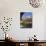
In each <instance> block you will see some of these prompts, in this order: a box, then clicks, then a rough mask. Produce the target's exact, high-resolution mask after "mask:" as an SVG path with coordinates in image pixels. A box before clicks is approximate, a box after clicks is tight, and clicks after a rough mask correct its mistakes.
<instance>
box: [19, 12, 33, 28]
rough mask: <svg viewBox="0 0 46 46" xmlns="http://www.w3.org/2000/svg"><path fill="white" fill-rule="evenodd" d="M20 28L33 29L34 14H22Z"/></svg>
mask: <svg viewBox="0 0 46 46" xmlns="http://www.w3.org/2000/svg"><path fill="white" fill-rule="evenodd" d="M20 28H32V12H20Z"/></svg>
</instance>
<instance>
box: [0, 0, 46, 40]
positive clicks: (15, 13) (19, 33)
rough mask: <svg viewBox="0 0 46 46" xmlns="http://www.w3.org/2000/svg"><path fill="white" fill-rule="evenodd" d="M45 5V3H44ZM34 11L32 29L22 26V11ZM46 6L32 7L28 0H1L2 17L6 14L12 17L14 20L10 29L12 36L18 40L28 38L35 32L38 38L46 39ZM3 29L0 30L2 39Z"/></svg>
mask: <svg viewBox="0 0 46 46" xmlns="http://www.w3.org/2000/svg"><path fill="white" fill-rule="evenodd" d="M43 6H44V5H43ZM28 11H29V12H32V13H33V18H32V19H33V27H32V28H31V29H21V28H20V12H28ZM45 12H46V8H44V7H40V8H32V7H31V6H30V4H29V1H28V0H0V19H1V18H3V17H4V16H6V17H12V18H13V20H12V21H13V22H12V26H11V28H10V31H8V34H10V37H12V38H13V39H16V40H28V39H29V37H32V36H33V35H34V34H36V35H37V39H39V40H44V39H45V34H46V33H45V30H46V29H45V21H46V20H45V15H46V13H45ZM2 33H3V32H2V31H0V35H1V36H0V39H2V38H3V39H4V37H2V36H3V35H4V33H3V35H2Z"/></svg>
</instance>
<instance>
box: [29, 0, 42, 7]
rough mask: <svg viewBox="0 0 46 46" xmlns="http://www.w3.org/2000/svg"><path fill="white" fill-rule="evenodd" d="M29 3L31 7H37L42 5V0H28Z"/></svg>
mask: <svg viewBox="0 0 46 46" xmlns="http://www.w3.org/2000/svg"><path fill="white" fill-rule="evenodd" d="M29 3H30V5H31V6H32V7H34V8H38V7H40V6H41V5H42V3H43V0H29Z"/></svg>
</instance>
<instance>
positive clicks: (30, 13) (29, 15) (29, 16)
mask: <svg viewBox="0 0 46 46" xmlns="http://www.w3.org/2000/svg"><path fill="white" fill-rule="evenodd" d="M31 17H32V12H24V14H23V16H22V19H23V20H25V19H28V18H31Z"/></svg>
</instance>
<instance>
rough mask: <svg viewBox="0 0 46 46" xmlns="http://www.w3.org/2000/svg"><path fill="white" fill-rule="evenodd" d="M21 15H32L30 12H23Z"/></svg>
mask: <svg viewBox="0 0 46 46" xmlns="http://www.w3.org/2000/svg"><path fill="white" fill-rule="evenodd" d="M23 16H32V12H24V14H23Z"/></svg>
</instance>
